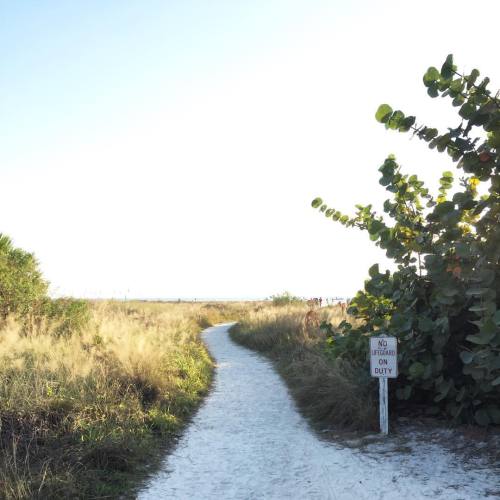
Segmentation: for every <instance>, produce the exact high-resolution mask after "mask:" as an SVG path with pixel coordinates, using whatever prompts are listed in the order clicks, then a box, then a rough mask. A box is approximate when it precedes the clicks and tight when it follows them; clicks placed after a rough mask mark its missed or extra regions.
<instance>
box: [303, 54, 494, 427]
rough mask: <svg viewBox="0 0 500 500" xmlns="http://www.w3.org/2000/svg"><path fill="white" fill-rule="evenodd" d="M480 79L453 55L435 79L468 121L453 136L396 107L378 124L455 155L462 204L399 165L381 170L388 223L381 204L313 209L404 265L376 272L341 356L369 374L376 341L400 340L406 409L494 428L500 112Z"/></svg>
mask: <svg viewBox="0 0 500 500" xmlns="http://www.w3.org/2000/svg"><path fill="white" fill-rule="evenodd" d="M478 78H479V71H478V70H476V69H474V70H472V72H471V73H470V74H469V75H464V74H461V73H459V72H458V71H457V67H456V66H455V65H454V63H453V56H452V55H449V56H448V57H447V58H446V61H445V62H444V64H443V66H442V67H441V70H438V69H437V68H435V67H431V68H429V69H428V70H427V72H426V73H425V75H424V77H423V82H424V85H425V86H426V87H427V93H428V94H429V96H431V97H433V98H434V97H437V96H439V95H441V96H442V97H449V98H451V99H452V102H451V104H452V105H453V106H454V107H456V109H457V111H458V115H459V123H458V125H457V126H456V127H454V128H449V129H448V131H447V132H444V133H440V132H439V131H438V130H437V129H436V128H433V127H431V126H426V125H416V119H415V117H414V116H406V115H405V114H404V113H403V112H402V111H400V110H396V111H393V109H392V108H391V106H389V105H388V104H382V105H381V106H379V108H378V109H377V112H376V114H375V117H376V119H377V120H378V121H379V122H381V123H383V124H385V127H386V128H387V129H390V130H397V131H399V132H412V133H413V135H414V136H416V137H418V138H419V139H421V140H423V141H425V142H426V143H427V144H428V146H429V147H430V148H431V149H436V150H437V151H438V152H440V153H444V152H447V153H448V154H449V155H450V156H451V158H452V160H453V161H454V162H455V163H456V169H457V171H459V172H460V175H461V177H460V179H459V186H458V189H457V190H456V192H454V193H453V194H450V190H451V188H452V186H453V181H454V175H453V173H452V172H449V171H447V172H444V173H443V175H442V177H441V179H440V187H439V190H438V195H437V196H436V197H434V196H432V195H431V194H430V192H429V190H428V189H427V188H426V187H425V186H424V183H423V182H421V181H420V180H419V179H418V177H417V176H416V175H410V176H409V175H406V174H404V173H403V172H402V171H401V169H400V167H399V165H398V163H397V162H396V159H395V157H394V156H389V157H388V158H387V159H386V160H385V161H384V163H383V165H382V166H381V167H380V168H379V171H380V172H381V174H382V177H381V179H380V184H381V185H382V186H384V187H385V189H386V190H387V191H388V192H389V193H391V198H390V199H388V200H386V201H385V203H384V212H385V216H381V215H378V214H377V213H376V212H375V211H374V210H373V209H372V206H371V205H366V206H364V205H357V212H356V215H355V216H354V217H349V216H347V215H344V214H342V213H340V212H339V211H337V210H335V209H334V208H331V207H328V206H327V205H326V204H324V203H323V201H322V200H321V198H316V199H315V200H313V202H312V205H313V207H315V208H319V210H320V211H321V212H323V213H324V214H325V215H326V216H327V217H329V218H332V219H333V220H335V221H339V222H340V223H341V224H343V225H344V226H346V227H358V228H359V229H362V230H366V231H368V233H369V235H370V239H371V240H372V241H374V242H375V243H376V244H377V245H378V246H380V247H381V248H383V249H384V250H385V251H386V254H387V256H388V257H389V258H391V259H393V260H394V262H395V263H396V264H397V270H396V271H395V272H394V273H390V272H389V271H385V272H384V273H382V272H380V270H379V267H378V265H374V266H372V267H371V268H370V270H369V275H370V278H369V280H368V281H367V282H366V283H365V287H364V290H362V291H360V292H358V294H357V295H356V297H355V299H354V300H353V302H352V306H351V308H350V312H351V313H352V314H353V315H354V316H355V317H356V318H358V319H361V320H363V325H362V326H361V327H359V328H353V327H352V325H351V324H349V323H347V322H343V323H342V324H341V325H340V329H339V330H338V331H335V332H334V334H333V335H332V337H331V341H330V343H331V347H330V348H331V349H332V352H333V353H334V354H335V355H337V356H349V357H350V358H351V359H354V360H357V362H359V363H363V362H366V353H367V338H368V337H369V336H370V335H373V334H381V333H385V334H389V335H393V336H395V337H397V338H398V341H399V345H400V353H401V355H400V360H399V363H400V373H401V375H402V376H401V377H400V378H399V379H398V381H397V391H396V395H397V397H398V398H399V399H401V400H409V399H410V397H411V398H412V400H418V401H421V402H425V403H427V404H428V405H429V406H430V408H431V410H432V411H436V412H437V411H440V410H444V411H446V412H447V413H448V414H449V415H451V416H452V417H453V418H455V419H457V420H458V419H460V420H467V421H471V420H475V421H476V422H477V423H479V424H481V425H488V424H489V423H496V424H500V404H499V402H500V231H499V230H498V227H499V223H500V154H499V152H500V101H499V99H498V93H497V95H492V93H491V92H490V91H489V90H488V85H489V79H488V78H484V79H483V80H482V81H480V82H479V83H478ZM473 134H478V135H477V136H476V137H472V135H473ZM480 186H484V189H481V188H480ZM482 191H484V192H485V193H486V194H484V195H482V196H479V192H482Z"/></svg>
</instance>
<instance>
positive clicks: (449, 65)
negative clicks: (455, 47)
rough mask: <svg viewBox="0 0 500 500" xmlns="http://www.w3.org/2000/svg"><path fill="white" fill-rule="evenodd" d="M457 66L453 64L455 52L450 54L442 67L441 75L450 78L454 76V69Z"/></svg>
mask: <svg viewBox="0 0 500 500" xmlns="http://www.w3.org/2000/svg"><path fill="white" fill-rule="evenodd" d="M454 69H455V67H454V66H453V54H449V55H448V57H447V58H446V61H445V62H444V64H443V66H442V68H441V76H442V77H443V78H444V79H446V80H449V79H450V78H452V77H453V71H454Z"/></svg>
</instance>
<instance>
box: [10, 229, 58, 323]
mask: <svg viewBox="0 0 500 500" xmlns="http://www.w3.org/2000/svg"><path fill="white" fill-rule="evenodd" d="M47 286H48V284H47V282H46V281H45V280H44V279H43V278H42V274H41V272H40V270H39V268H38V262H37V260H36V259H35V257H34V255H33V254H31V253H28V252H25V251H24V250H21V249H20V248H15V247H14V246H13V244H12V241H11V240H10V238H9V237H8V236H5V235H4V234H2V233H0V316H1V317H2V318H4V319H5V318H6V317H7V316H8V315H9V314H19V315H22V316H25V315H27V314H28V313H30V312H31V311H32V310H33V309H34V308H35V307H36V306H37V304H38V303H39V302H41V301H43V300H44V298H45V296H46V293H47Z"/></svg>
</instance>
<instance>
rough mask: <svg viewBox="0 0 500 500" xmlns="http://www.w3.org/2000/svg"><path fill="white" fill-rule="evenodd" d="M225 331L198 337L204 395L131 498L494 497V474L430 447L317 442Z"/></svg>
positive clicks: (283, 392) (276, 385)
mask: <svg viewBox="0 0 500 500" xmlns="http://www.w3.org/2000/svg"><path fill="white" fill-rule="evenodd" d="M228 327H229V325H220V326H217V327H213V328H209V329H207V330H206V331H205V332H204V334H203V336H204V340H205V342H206V343H207V345H208V348H209V349H210V352H211V353H212V355H213V356H214V358H215V360H216V361H217V371H216V378H215V384H214V388H213V391H212V393H211V394H210V396H209V397H208V398H207V400H206V402H205V403H204V405H203V406H202V407H201V408H200V410H199V412H198V414H197V415H196V416H195V418H194V420H193V422H192V424H191V425H190V427H189V428H188V429H187V431H186V433H185V434H184V436H183V437H182V438H181V440H180V442H179V444H178V446H177V448H176V449H175V450H174V452H173V453H172V454H171V455H169V456H168V457H167V458H166V459H165V462H164V464H163V467H162V471H161V472H160V473H159V474H158V475H157V476H156V477H154V478H153V479H152V480H151V481H150V483H149V484H148V485H147V487H146V488H145V489H144V490H143V491H142V492H141V493H140V494H139V498H141V499H161V498H165V499H166V498H168V499H170V498H172V499H182V500H184V499H185V500H191V499H204V500H207V499H217V500H219V499H231V500H232V499H266V500H268V499H338V500H341V499H342V500H344V499H345V500H347V499H349V500H350V499H355V500H362V499H370V500H374V499H384V500H390V499H394V500H396V499H397V500H400V499H405V500H410V499H411V500H414V499H419V498H432V499H454V500H458V499H463V500H473V499H476V498H485V496H489V497H490V498H499V496H497V495H500V483H499V480H498V475H495V472H493V471H492V470H491V469H488V468H487V467H485V466H483V465H482V464H481V463H479V462H478V463H477V464H475V465H474V466H471V464H470V463H469V464H468V465H467V466H463V465H462V464H460V463H459V462H458V461H457V460H456V458H455V457H454V456H453V455H452V454H449V453H448V452H446V451H445V450H443V449H442V448H440V447H439V446H438V445H432V444H430V445H429V444H426V445H424V444H419V443H418V442H417V441H415V442H414V443H413V446H412V451H411V453H400V452H393V453H389V454H387V453H381V450H382V449H383V448H384V445H377V446H378V447H379V448H377V447H376V446H375V447H374V448H373V450H372V451H371V452H370V453H366V452H364V453H362V452H360V451H357V450H351V449H348V448H341V447H339V446H336V445H334V444H329V443H325V442H323V441H321V440H319V439H318V438H317V437H316V435H315V434H313V433H312V432H311V431H310V430H309V428H308V425H307V423H306V422H305V421H304V419H303V418H302V417H301V416H300V415H299V413H298V412H297V410H296V409H295V406H294V404H293V402H292V400H291V398H290V396H289V394H288V392H287V389H286V387H285V386H284V384H283V382H282V380H281V379H280V377H279V375H277V374H276V372H275V371H274V370H273V368H272V366H271V365H270V363H269V362H268V361H267V360H265V359H263V358H262V357H261V356H259V355H257V354H255V353H253V352H251V351H249V350H247V349H245V348H243V347H240V346H238V345H236V344H234V343H233V342H232V341H231V340H230V339H229V337H228V333H227V330H228ZM388 444H390V443H388ZM389 447H390V446H389Z"/></svg>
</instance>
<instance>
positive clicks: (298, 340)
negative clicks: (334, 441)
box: [231, 304, 377, 431]
mask: <svg viewBox="0 0 500 500" xmlns="http://www.w3.org/2000/svg"><path fill="white" fill-rule="evenodd" d="M307 313H308V307H307V306H306V305H300V304H295V305H290V306H285V307H267V308H263V309H260V310H258V311H253V312H251V313H249V314H248V315H247V317H246V318H245V319H243V320H242V321H241V322H240V323H238V324H236V325H235V326H234V327H233V328H232V329H231V337H232V338H233V340H235V341H236V342H238V343H239V344H242V345H244V346H246V347H249V348H251V349H254V350H257V351H260V352H262V353H264V354H265V355H266V356H268V357H270V358H271V359H272V360H273V361H274V363H275V366H276V367H277V369H278V371H279V372H280V373H281V375H282V376H283V378H284V379H285V381H286V383H287V385H288V387H289V389H290V392H291V394H292V396H293V397H294V398H295V400H296V402H297V405H298V407H299V408H300V410H301V411H302V412H303V414H304V415H305V416H307V417H308V418H309V419H310V420H311V422H312V423H313V424H315V426H316V427H318V428H325V427H329V428H333V429H336V430H362V431H371V430H375V429H376V428H377V398H376V391H375V386H374V383H373V381H372V380H371V378H370V376H369V374H368V373H365V370H364V369H360V368H358V367H356V366H353V365H352V364H350V363H349V362H348V361H346V360H342V359H332V358H331V357H330V356H329V355H328V351H327V349H326V336H325V334H324V333H323V331H322V330H321V329H320V328H319V326H318V325H319V324H320V323H321V322H322V321H328V322H332V323H333V324H335V323H340V321H342V320H343V319H345V317H344V316H343V313H342V309H341V308H340V307H338V306H331V307H326V308H322V309H318V310H316V311H315V312H314V320H315V321H314V323H312V322H309V321H308V318H310V317H311V314H309V316H308V315H307Z"/></svg>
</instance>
